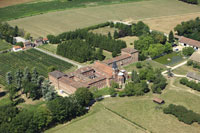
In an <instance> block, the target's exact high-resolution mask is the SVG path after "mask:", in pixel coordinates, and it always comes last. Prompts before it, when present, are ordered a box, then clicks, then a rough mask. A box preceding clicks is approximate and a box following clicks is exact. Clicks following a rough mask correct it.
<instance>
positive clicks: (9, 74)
mask: <svg viewBox="0 0 200 133" xmlns="http://www.w3.org/2000/svg"><path fill="white" fill-rule="evenodd" d="M6 81H7V84H8V85H10V84H12V83H13V82H12V81H13V77H12V75H11V72H7V73H6Z"/></svg>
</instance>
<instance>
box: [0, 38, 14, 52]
mask: <svg viewBox="0 0 200 133" xmlns="http://www.w3.org/2000/svg"><path fill="white" fill-rule="evenodd" d="M10 48H12V45H11V44H9V43H7V42H5V41H3V40H1V39H0V51H4V50H7V49H10Z"/></svg>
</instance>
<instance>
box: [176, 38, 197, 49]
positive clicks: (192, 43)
mask: <svg viewBox="0 0 200 133" xmlns="http://www.w3.org/2000/svg"><path fill="white" fill-rule="evenodd" d="M179 42H180V43H185V44H188V45H190V46H194V47H198V48H200V42H199V41H196V40H193V39H190V38H187V37H184V36H182V37H180V39H179Z"/></svg>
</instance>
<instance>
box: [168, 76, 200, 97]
mask: <svg viewBox="0 0 200 133" xmlns="http://www.w3.org/2000/svg"><path fill="white" fill-rule="evenodd" d="M174 82H175V79H174V78H171V79H170V82H169V85H170V86H171V87H169V89H170V90H176V91H185V92H189V93H191V94H194V95H196V96H199V97H200V94H198V93H197V91H195V90H193V89H190V88H185V89H181V88H180V87H177V86H175V85H174Z"/></svg>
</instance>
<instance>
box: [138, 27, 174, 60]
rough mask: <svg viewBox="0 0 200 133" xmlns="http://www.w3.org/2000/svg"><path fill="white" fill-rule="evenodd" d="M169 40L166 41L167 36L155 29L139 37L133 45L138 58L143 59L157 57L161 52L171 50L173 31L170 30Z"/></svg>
mask: <svg viewBox="0 0 200 133" xmlns="http://www.w3.org/2000/svg"><path fill="white" fill-rule="evenodd" d="M170 36H171V38H170V40H169V41H168V42H167V37H166V36H165V35H164V34H163V33H161V32H157V31H152V32H151V33H149V34H145V35H142V36H140V37H139V40H136V41H135V42H134V47H135V49H137V50H138V51H139V52H140V54H139V59H140V60H144V59H146V58H147V57H151V58H157V57H159V56H161V55H163V54H165V53H166V54H167V53H170V52H172V43H173V41H174V39H173V33H172V32H170Z"/></svg>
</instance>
